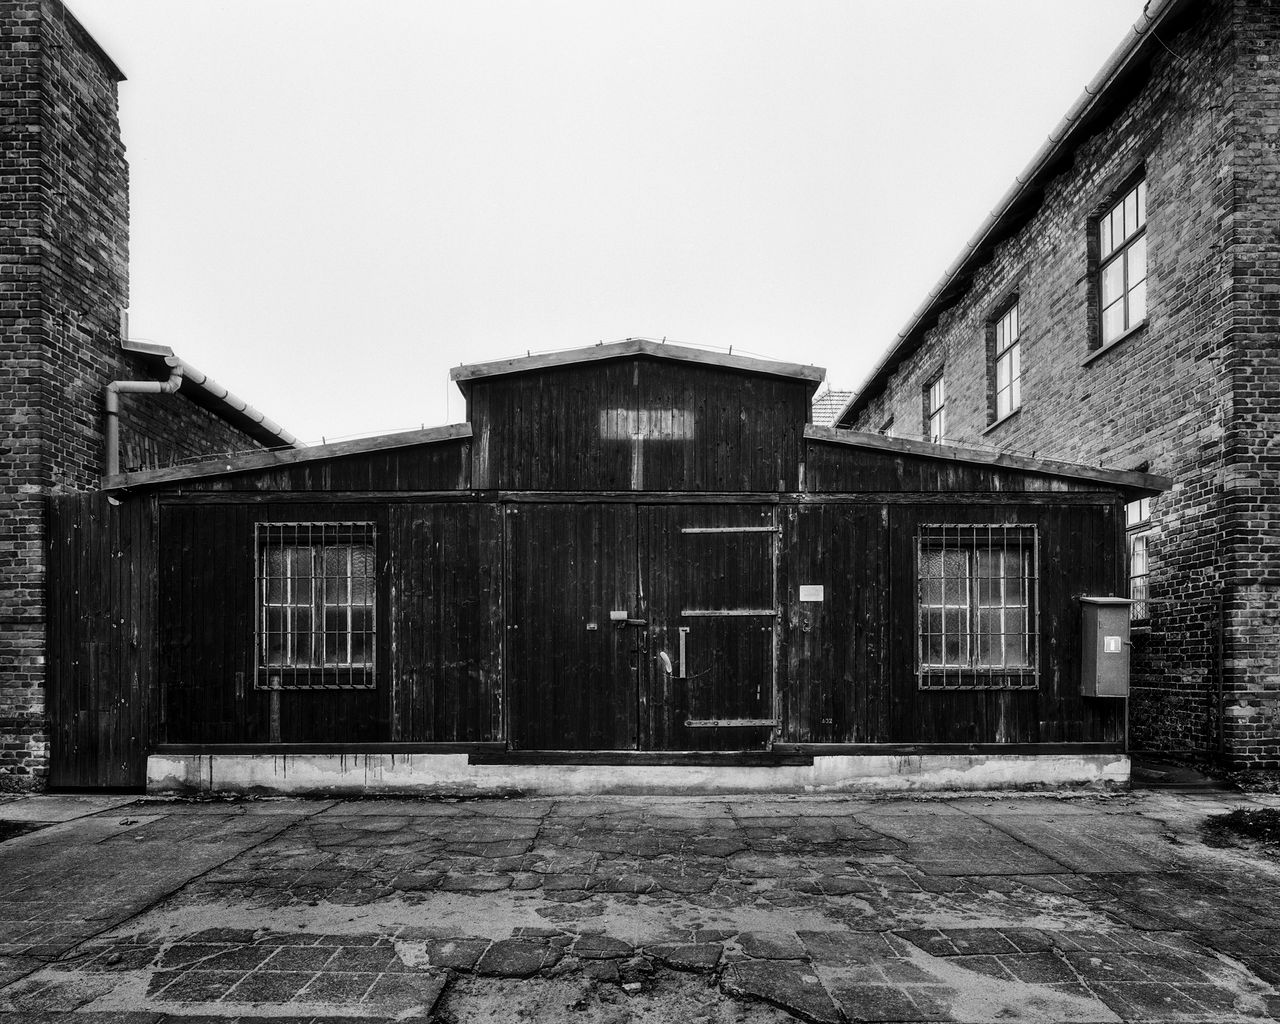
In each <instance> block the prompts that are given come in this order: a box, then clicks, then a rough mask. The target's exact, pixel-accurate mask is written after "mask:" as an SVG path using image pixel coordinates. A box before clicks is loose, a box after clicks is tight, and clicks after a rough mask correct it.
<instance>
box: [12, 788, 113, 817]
mask: <svg viewBox="0 0 1280 1024" xmlns="http://www.w3.org/2000/svg"><path fill="white" fill-rule="evenodd" d="M137 801H138V798H137V797H136V796H133V795H131V794H113V795H103V796H100V795H96V794H84V793H67V794H62V793H32V794H29V795H23V796H19V797H10V798H7V799H5V800H0V821H32V822H55V821H74V820H76V819H77V818H86V817H89V816H90V815H93V814H101V813H103V812H104V811H112V810H115V809H117V808H120V807H128V806H130V805H131V804H135V803H137Z"/></svg>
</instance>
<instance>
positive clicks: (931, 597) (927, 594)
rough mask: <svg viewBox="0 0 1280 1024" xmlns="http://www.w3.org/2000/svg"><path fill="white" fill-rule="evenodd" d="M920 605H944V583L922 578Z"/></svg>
mask: <svg viewBox="0 0 1280 1024" xmlns="http://www.w3.org/2000/svg"><path fill="white" fill-rule="evenodd" d="M920 603H921V604H923V605H940V604H942V581H941V580H939V579H928V578H921V580H920Z"/></svg>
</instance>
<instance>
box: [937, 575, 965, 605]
mask: <svg viewBox="0 0 1280 1024" xmlns="http://www.w3.org/2000/svg"><path fill="white" fill-rule="evenodd" d="M942 587H943V589H942V601H943V603H944V604H948V605H955V606H957V607H964V606H965V605H967V604H968V603H969V580H968V579H967V578H965V577H961V578H960V579H948V580H946V581H944V582H943V585H942Z"/></svg>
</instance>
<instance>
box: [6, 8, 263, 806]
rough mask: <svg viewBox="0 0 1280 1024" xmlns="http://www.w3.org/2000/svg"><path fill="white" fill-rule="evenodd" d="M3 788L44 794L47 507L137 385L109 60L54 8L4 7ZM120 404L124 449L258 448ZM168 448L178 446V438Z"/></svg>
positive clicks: (138, 404)
mask: <svg viewBox="0 0 1280 1024" xmlns="http://www.w3.org/2000/svg"><path fill="white" fill-rule="evenodd" d="M0 23H2V24H3V31H2V32H0V79H3V90H2V92H0V104H3V117H4V124H5V134H4V141H3V151H2V152H0V209H3V214H4V217H5V224H6V233H5V236H4V239H3V241H0V328H2V334H0V339H2V340H0V344H2V345H3V351H2V352H0V373H2V374H3V378H2V379H0V789H11V788H23V787H29V786H32V785H39V784H40V782H41V780H42V779H43V777H44V774H45V770H46V766H47V757H48V747H47V743H48V732H47V727H46V721H45V700H44V671H45V670H44V629H45V626H44V624H45V611H44V567H45V536H44V528H45V502H46V499H47V496H48V495H49V494H51V493H55V492H58V491H63V490H84V489H88V488H92V487H94V486H96V483H97V480H98V477H99V476H100V474H101V471H102V465H103V439H102V427H103V413H102V403H103V387H104V386H105V385H106V384H107V382H109V381H111V380H115V379H121V378H138V377H146V376H149V374H148V373H147V372H146V367H145V365H144V363H143V361H141V360H139V359H138V358H137V357H132V356H127V355H126V354H125V353H123V352H122V351H121V350H120V342H119V337H120V328H119V324H120V311H121V310H122V309H123V308H124V307H126V306H127V305H128V215H129V210H128V167H127V164H126V162H125V154H124V146H123V144H122V142H121V139H120V126H119V121H118V117H117V94H116V74H115V71H114V69H113V68H112V67H111V64H110V62H109V60H108V59H107V58H106V57H105V56H104V55H103V54H102V53H101V51H100V50H99V49H98V48H97V46H96V44H94V42H93V41H92V40H91V39H90V38H89V37H88V36H87V35H86V34H85V33H84V31H83V29H81V27H80V26H79V25H78V24H77V23H76V22H75V20H74V19H73V18H72V17H71V16H70V15H68V14H67V12H66V11H65V9H64V8H63V7H62V5H61V4H60V3H58V2H57V0H43V2H42V0H0ZM149 399H150V396H132V395H126V396H123V398H122V401H121V408H122V415H121V439H122V448H124V449H125V450H126V452H128V451H130V450H132V451H135V452H142V453H150V455H151V457H152V458H156V459H163V460H170V459H172V458H176V457H183V456H190V455H195V454H198V453H200V452H202V451H203V452H214V451H221V450H226V449H237V450H238V449H243V448H250V447H254V445H253V443H252V442H251V441H249V440H248V439H247V438H246V437H244V436H243V435H241V434H239V433H238V432H236V431H233V430H231V429H230V428H229V427H227V426H226V424H224V423H222V422H221V421H219V420H217V419H216V418H214V417H212V416H210V414H209V413H207V412H205V411H204V410H203V409H200V408H197V407H195V406H193V405H192V404H191V403H190V402H189V401H187V400H185V399H183V398H180V397H165V398H163V399H151V400H149ZM175 439H179V440H177V441H175Z"/></svg>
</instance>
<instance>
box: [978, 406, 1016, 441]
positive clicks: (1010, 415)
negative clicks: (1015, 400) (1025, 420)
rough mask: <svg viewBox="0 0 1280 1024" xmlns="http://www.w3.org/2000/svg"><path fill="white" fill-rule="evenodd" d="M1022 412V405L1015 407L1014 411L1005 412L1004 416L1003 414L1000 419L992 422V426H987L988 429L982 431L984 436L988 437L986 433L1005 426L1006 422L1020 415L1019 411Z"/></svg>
mask: <svg viewBox="0 0 1280 1024" xmlns="http://www.w3.org/2000/svg"><path fill="white" fill-rule="evenodd" d="M1020 412H1022V406H1018V408H1016V409H1014V410H1013V411H1012V412H1007V413H1005V414H1004V415H1003V416H1001V417H1000V418H999V419H998V420H996V421H995V422H994V423H993V424H991V426H989V427H987V428H986V430H984V431H983V432H982V436H983V437H986V435H987V434H989V433H991V431H993V430H995V429H996V428H997V427H1003V426H1004V425H1005V424H1006V423H1008V422H1009V421H1010V420H1011V419H1014V418H1016V417H1017V415H1018V413H1020Z"/></svg>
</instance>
